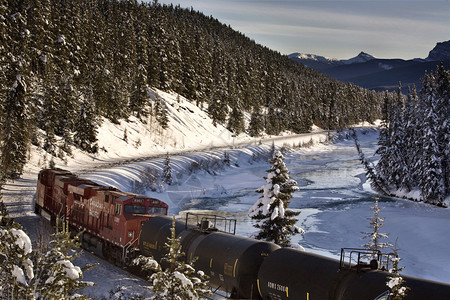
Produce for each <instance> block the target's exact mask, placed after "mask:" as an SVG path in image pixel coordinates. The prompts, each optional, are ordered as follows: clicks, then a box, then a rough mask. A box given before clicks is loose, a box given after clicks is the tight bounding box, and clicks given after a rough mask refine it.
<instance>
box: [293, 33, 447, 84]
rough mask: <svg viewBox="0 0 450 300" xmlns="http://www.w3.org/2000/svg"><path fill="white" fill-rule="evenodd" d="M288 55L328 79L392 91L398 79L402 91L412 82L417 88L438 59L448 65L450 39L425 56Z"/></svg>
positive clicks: (436, 63)
mask: <svg viewBox="0 0 450 300" xmlns="http://www.w3.org/2000/svg"><path fill="white" fill-rule="evenodd" d="M288 57H289V58H290V59H292V60H294V61H296V62H298V63H301V64H303V65H304V66H306V67H308V68H311V69H314V70H317V71H319V72H321V73H323V74H325V75H327V76H329V77H331V78H335V79H338V80H341V81H347V82H352V83H354V84H357V85H359V86H362V87H365V88H368V89H373V90H377V91H381V90H395V89H397V87H398V83H399V82H401V84H402V88H403V92H404V93H406V92H407V89H408V86H412V85H415V86H416V88H417V89H418V90H420V88H421V86H422V83H421V79H422V77H423V76H424V74H425V73H426V72H427V71H432V70H435V69H436V67H437V66H438V65H439V64H440V62H441V61H443V62H444V64H445V66H446V67H447V68H448V66H449V61H450V41H446V42H441V43H437V44H436V46H435V47H434V48H433V49H432V50H431V51H430V52H429V55H428V57H427V58H425V59H420V58H416V59H410V60H404V59H380V58H375V57H373V56H372V55H370V54H367V53H365V52H361V53H360V54H358V56H356V57H353V58H350V59H347V60H338V59H333V58H325V57H323V56H318V55H313V54H301V53H293V54H291V55H288Z"/></svg>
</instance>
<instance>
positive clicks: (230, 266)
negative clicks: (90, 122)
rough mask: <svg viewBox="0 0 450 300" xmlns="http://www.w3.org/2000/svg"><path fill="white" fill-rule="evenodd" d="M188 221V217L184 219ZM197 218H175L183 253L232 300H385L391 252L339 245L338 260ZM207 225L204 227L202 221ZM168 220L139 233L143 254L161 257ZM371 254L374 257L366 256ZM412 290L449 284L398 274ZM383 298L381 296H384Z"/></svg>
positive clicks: (433, 293)
mask: <svg viewBox="0 0 450 300" xmlns="http://www.w3.org/2000/svg"><path fill="white" fill-rule="evenodd" d="M186 220H187V219H186ZM208 222H209V221H208V219H207V218H205V219H201V220H200V221H199V222H194V223H198V224H199V226H196V225H189V224H188V222H187V221H185V222H181V221H176V223H175V232H176V235H177V237H179V238H180V239H181V247H182V249H181V251H183V252H184V253H185V255H186V256H185V257H186V260H187V261H188V262H189V261H190V260H192V259H193V258H197V261H196V262H195V264H194V267H195V268H196V269H199V270H202V271H204V272H205V274H207V275H208V276H209V284H210V285H211V286H212V287H213V288H217V289H221V290H223V291H225V292H227V294H228V295H229V296H230V298H233V299H271V300H281V299H285V300H289V299H302V300H303V299H305V300H344V299H345V300H366V299H367V300H373V299H389V298H387V295H388V294H389V288H388V287H387V285H386V283H387V281H388V279H387V277H388V276H390V275H391V274H389V273H388V272H386V271H384V270H383V268H382V265H385V268H384V269H385V270H386V269H387V268H389V266H387V265H386V264H387V262H388V261H390V260H389V257H388V256H389V255H382V254H381V253H380V252H375V253H372V252H367V251H365V250H361V249H342V250H341V259H340V260H336V259H332V258H328V257H325V256H321V255H317V254H313V253H308V252H305V251H299V250H296V249H292V248H280V247H279V246H278V245H276V244H273V243H270V242H266V241H261V240H254V239H250V238H245V237H239V236H236V235H233V234H230V233H225V232H221V231H218V230H217V229H216V227H215V226H212V227H211V226H209V225H208ZM205 223H206V225H205ZM171 227H172V218H170V217H167V216H156V217H154V218H152V219H150V220H149V221H147V222H146V223H145V224H144V225H143V227H142V232H141V237H140V239H139V248H140V251H141V254H142V255H145V256H152V257H154V258H155V259H156V260H160V259H161V258H162V257H163V256H164V254H165V248H164V243H165V242H166V241H167V238H168V237H169V236H170V234H171V233H170V229H171ZM372 254H375V257H376V259H374V260H368V261H367V262H366V260H365V259H364V256H366V255H372ZM402 277H403V278H404V279H405V280H406V283H405V285H406V286H408V287H409V288H410V291H409V292H408V295H407V296H406V297H405V299H406V300H424V299H433V300H437V299H439V300H449V299H450V284H446V283H440V282H435V281H430V280H424V279H419V278H413V277H409V276H402ZM383 297H384V298H383Z"/></svg>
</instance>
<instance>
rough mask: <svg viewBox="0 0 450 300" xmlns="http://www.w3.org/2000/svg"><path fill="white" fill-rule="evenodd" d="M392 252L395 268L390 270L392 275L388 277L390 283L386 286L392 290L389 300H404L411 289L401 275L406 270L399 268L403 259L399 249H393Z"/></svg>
mask: <svg viewBox="0 0 450 300" xmlns="http://www.w3.org/2000/svg"><path fill="white" fill-rule="evenodd" d="M392 251H393V254H394V255H393V257H391V262H392V264H393V266H392V269H389V273H391V274H392V275H391V276H388V277H387V279H388V282H386V285H387V286H388V287H389V289H390V293H389V299H392V300H402V299H403V298H404V297H406V294H407V292H408V291H409V290H410V288H409V287H407V286H405V280H404V279H403V277H402V276H401V275H400V274H399V273H400V272H401V271H402V270H403V269H404V267H399V263H400V261H401V260H402V259H401V258H400V257H399V256H398V249H397V247H394V248H392Z"/></svg>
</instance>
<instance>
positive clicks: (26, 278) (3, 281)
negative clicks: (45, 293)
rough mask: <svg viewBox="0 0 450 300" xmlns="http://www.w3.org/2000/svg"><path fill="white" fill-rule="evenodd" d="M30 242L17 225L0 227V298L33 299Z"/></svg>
mask: <svg viewBox="0 0 450 300" xmlns="http://www.w3.org/2000/svg"><path fill="white" fill-rule="evenodd" d="M32 249H33V248H32V245H31V240H30V238H29V237H28V235H27V234H26V233H25V232H24V231H23V230H22V227H21V226H20V225H19V224H17V223H14V222H13V223H12V224H10V225H8V226H6V227H5V226H0V298H1V299H34V296H33V290H32V280H33V278H34V268H33V262H32V261H31V255H32Z"/></svg>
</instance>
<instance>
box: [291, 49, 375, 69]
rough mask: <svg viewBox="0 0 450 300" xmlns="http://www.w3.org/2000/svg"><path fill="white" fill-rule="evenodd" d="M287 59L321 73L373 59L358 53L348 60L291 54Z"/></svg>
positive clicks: (368, 55)
mask: <svg viewBox="0 0 450 300" xmlns="http://www.w3.org/2000/svg"><path fill="white" fill-rule="evenodd" d="M288 57H289V58H290V59H292V60H294V61H296V62H298V63H301V64H303V65H304V66H305V67H308V68H311V69H314V70H316V71H323V70H327V69H330V68H332V67H337V66H342V65H350V64H355V63H364V62H367V61H370V60H372V59H375V57H373V56H372V55H370V54H367V53H365V52H361V53H359V54H358V55H357V56H355V57H353V58H350V59H346V60H345V59H344V60H339V59H336V58H329V57H325V56H320V55H314V54H303V53H292V54H290V55H288Z"/></svg>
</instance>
